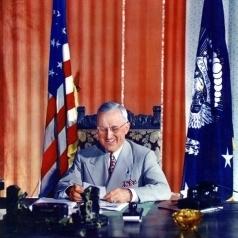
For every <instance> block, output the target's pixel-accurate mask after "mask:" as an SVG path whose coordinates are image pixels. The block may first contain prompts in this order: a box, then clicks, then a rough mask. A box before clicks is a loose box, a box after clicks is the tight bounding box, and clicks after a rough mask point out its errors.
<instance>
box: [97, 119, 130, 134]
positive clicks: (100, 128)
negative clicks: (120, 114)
mask: <svg viewBox="0 0 238 238" xmlns="http://www.w3.org/2000/svg"><path fill="white" fill-rule="evenodd" d="M128 122H129V121H127V122H125V123H123V124H122V125H121V126H119V127H118V126H111V127H110V126H107V127H106V126H97V130H98V132H99V133H100V134H105V133H107V130H108V129H109V130H110V131H111V132H112V133H113V134H117V132H118V131H119V130H120V129H121V128H122V127H123V126H124V125H126V123H128Z"/></svg>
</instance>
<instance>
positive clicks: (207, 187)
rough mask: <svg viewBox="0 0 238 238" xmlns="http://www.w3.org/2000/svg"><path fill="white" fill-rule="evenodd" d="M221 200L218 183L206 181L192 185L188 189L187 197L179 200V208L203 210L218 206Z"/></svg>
mask: <svg viewBox="0 0 238 238" xmlns="http://www.w3.org/2000/svg"><path fill="white" fill-rule="evenodd" d="M220 202H221V199H220V195H219V189H218V185H216V184H215V183H213V182H208V181H205V182H201V183H199V184H197V185H195V186H193V187H190V188H189V189H188V191H187V198H184V199H179V200H178V208H179V209H186V208H190V209H196V210H201V209H205V208H210V207H214V206H218V205H219V204H220Z"/></svg>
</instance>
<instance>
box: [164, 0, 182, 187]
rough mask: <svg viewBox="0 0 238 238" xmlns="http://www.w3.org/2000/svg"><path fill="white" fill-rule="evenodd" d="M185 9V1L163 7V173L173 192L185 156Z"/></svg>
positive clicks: (170, 3)
mask: <svg viewBox="0 0 238 238" xmlns="http://www.w3.org/2000/svg"><path fill="white" fill-rule="evenodd" d="M185 6H186V0H181V1H179V4H178V1H176V0H168V1H166V8H165V14H166V17H165V52H164V54H165V57H164V88H163V90H164V93H163V137H162V138H163V170H164V172H165V174H166V176H167V178H168V180H169V184H170V186H171V188H172V190H173V191H174V192H179V191H180V189H181V188H180V186H181V181H182V172H183V171H182V167H183V159H184V153H185V152H184V151H185V106H184V104H185V103H184V102H185V73H184V72H185V13H186V8H185Z"/></svg>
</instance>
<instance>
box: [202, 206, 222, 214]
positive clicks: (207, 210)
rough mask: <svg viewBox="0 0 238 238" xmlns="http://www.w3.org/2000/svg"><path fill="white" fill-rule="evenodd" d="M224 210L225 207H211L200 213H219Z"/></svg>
mask: <svg viewBox="0 0 238 238" xmlns="http://www.w3.org/2000/svg"><path fill="white" fill-rule="evenodd" d="M221 209H223V207H221V206H219V207H210V208H205V209H201V210H200V212H203V213H205V212H214V211H219V210H221Z"/></svg>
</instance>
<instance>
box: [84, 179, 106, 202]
mask: <svg viewBox="0 0 238 238" xmlns="http://www.w3.org/2000/svg"><path fill="white" fill-rule="evenodd" d="M89 186H94V187H97V188H99V198H100V199H103V198H104V196H105V195H106V193H107V192H106V187H103V186H95V185H93V184H90V183H86V182H83V188H84V189H86V188H87V187H89Z"/></svg>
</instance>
